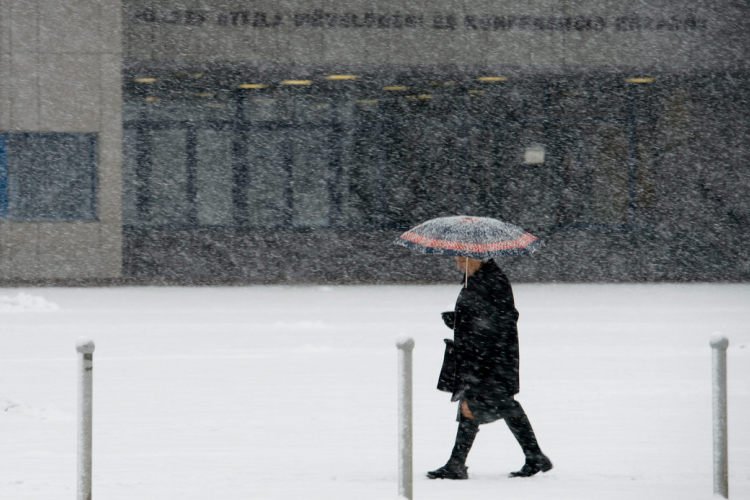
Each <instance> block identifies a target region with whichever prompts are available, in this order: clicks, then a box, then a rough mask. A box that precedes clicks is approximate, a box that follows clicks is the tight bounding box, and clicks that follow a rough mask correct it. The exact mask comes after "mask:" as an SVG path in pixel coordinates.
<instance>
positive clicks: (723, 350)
mask: <svg viewBox="0 0 750 500" xmlns="http://www.w3.org/2000/svg"><path fill="white" fill-rule="evenodd" d="M710 343H711V351H712V353H711V358H712V365H713V366H712V372H713V377H712V379H713V380H712V386H713V421H714V494H715V495H720V496H721V497H722V498H729V457H728V455H729V453H728V450H727V347H729V340H728V339H727V338H726V337H722V336H721V335H719V334H718V333H715V334H714V335H713V336H712V337H711V342H710Z"/></svg>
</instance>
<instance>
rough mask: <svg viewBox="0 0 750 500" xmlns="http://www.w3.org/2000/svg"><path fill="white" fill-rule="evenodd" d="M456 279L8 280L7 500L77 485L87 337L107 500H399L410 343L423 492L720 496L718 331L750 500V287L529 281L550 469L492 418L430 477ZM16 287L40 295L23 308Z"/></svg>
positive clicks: (3, 318) (535, 417) (4, 383)
mask: <svg viewBox="0 0 750 500" xmlns="http://www.w3.org/2000/svg"><path fill="white" fill-rule="evenodd" d="M458 291H459V288H458V286H361V287H357V286H342V287H317V286H310V287H227V288H110V289H93V288H80V289H62V288H55V289H42V288H30V289H23V290H21V289H0V339H1V340H2V344H0V450H1V451H0V498H3V499H15V498H39V499H45V500H54V499H70V498H73V497H74V491H75V443H76V436H75V421H74V415H75V401H76V392H75V391H76V353H75V348H74V345H75V339H76V337H77V336H79V335H88V336H91V337H92V338H94V340H95V341H96V345H97V347H96V353H95V355H94V362H95V368H94V373H95V375H94V398H95V399H94V498H95V499H108V500H120V499H121V500H133V499H138V500H147V499H154V500H171V499H174V500H192V499H195V500H198V499H200V500H205V499H222V500H231V499H248V498H254V499H282V498H283V499H287V498H288V499H326V500H331V499H342V500H343V499H347V500H351V499H354V498H356V499H359V500H362V499H383V498H394V497H395V496H396V487H397V485H396V478H397V471H396V463H397V456H396V451H397V442H396V385H397V384H396V360H397V351H396V348H395V345H394V339H395V338H396V336H397V335H399V334H403V333H406V334H409V335H412V336H413V337H414V338H415V340H416V348H415V350H414V367H415V375H414V380H415V381H414V383H415V387H414V394H415V402H414V411H415V436H414V444H415V464H414V465H415V499H428V498H429V499H433V500H439V499H451V500H454V499H456V498H509V499H510V498H512V499H514V500H521V499H545V500H549V499H556V500H560V499H575V500H581V499H597V500H599V499H639V500H646V499H680V500H690V499H707V498H710V497H711V493H712V476H711V394H710V374H711V371H710V362H711V352H710V348H709V345H708V340H709V336H710V334H711V333H712V332H714V331H720V332H722V333H724V334H726V335H727V336H728V337H729V339H730V347H729V351H728V352H729V354H728V360H729V361H728V362H729V455H730V456H729V460H730V462H729V467H730V472H729V473H730V498H750V286H748V285H666V284H665V285H531V284H529V285H517V286H516V287H515V292H516V302H517V307H518V309H519V311H520V312H521V320H520V323H519V329H520V338H521V393H520V394H519V396H518V400H519V401H521V402H522V403H523V405H524V407H525V409H526V411H527V413H528V414H529V417H530V419H531V422H532V424H533V425H534V427H535V429H536V431H537V435H538V437H539V441H540V443H541V445H542V449H543V450H544V451H545V452H546V453H547V454H548V455H549V456H550V457H551V458H552V460H553V462H554V464H555V469H553V470H552V471H551V472H549V473H547V474H543V475H542V474H540V475H538V476H536V477H533V478H531V479H509V478H507V477H506V476H507V474H508V472H510V471H513V470H516V469H518V468H520V466H521V465H522V463H523V456H522V454H521V451H520V449H519V448H518V446H517V445H516V444H515V442H514V441H513V439H512V437H511V435H510V432H509V431H508V429H507V428H506V427H505V424H504V423H503V422H496V423H494V424H490V425H488V426H483V428H482V431H481V432H480V434H479V436H478V437H477V442H476V445H475V447H474V450H473V451H472V453H471V455H470V456H469V461H468V464H469V466H470V469H469V473H470V475H471V479H470V480H469V481H457V482H450V481H430V480H428V479H426V478H425V477H424V472H425V471H427V470H430V469H433V468H436V467H438V466H440V465H442V464H443V463H444V462H445V460H446V459H447V458H448V455H449V453H450V449H451V446H452V444H453V438H454V433H455V427H456V424H455V421H454V418H455V412H456V409H455V406H454V404H452V403H450V402H449V396H448V395H447V394H445V393H440V392H438V391H437V390H435V388H434V387H435V383H436V379H437V375H438V371H439V368H440V364H441V361H442V350H443V346H444V344H443V341H442V339H443V338H444V337H448V336H450V334H451V332H450V331H449V330H447V329H446V328H445V327H444V326H443V325H442V322H441V319H440V312H441V311H444V310H448V309H452V306H453V302H454V300H455V296H456V294H457V293H458ZM20 293H23V294H25V295H19V294H20Z"/></svg>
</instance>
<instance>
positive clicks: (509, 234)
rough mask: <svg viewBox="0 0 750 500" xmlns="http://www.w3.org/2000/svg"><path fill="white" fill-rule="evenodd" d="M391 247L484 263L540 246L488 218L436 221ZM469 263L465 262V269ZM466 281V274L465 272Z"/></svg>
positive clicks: (513, 228) (528, 236) (514, 228)
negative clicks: (401, 247)
mask: <svg viewBox="0 0 750 500" xmlns="http://www.w3.org/2000/svg"><path fill="white" fill-rule="evenodd" d="M394 243H396V244H397V245H402V246H405V247H406V248H410V249H412V250H416V251H417V252H420V253H431V254H439V255H453V256H456V257H468V258H471V259H477V260H484V259H490V258H492V257H502V256H506V255H528V254H530V253H533V252H535V251H537V250H539V249H540V248H541V247H542V243H541V242H540V241H539V240H538V239H536V237H534V236H532V235H531V234H530V233H527V232H526V231H524V230H523V229H521V228H520V227H518V226H514V225H513V224H508V223H507V222H502V221H499V220H497V219H490V218H488V217H469V216H465V215H460V216H456V217H439V218H437V219H431V220H428V221H427V222H423V223H422V224H420V225H418V226H416V227H414V228H412V229H410V230H409V231H407V232H405V233H404V234H402V235H401V236H400V237H399V238H398V239H397V240H396V241H395V242H394ZM468 266H469V261H468V260H467V261H466V267H467V269H468ZM467 280H468V272H467Z"/></svg>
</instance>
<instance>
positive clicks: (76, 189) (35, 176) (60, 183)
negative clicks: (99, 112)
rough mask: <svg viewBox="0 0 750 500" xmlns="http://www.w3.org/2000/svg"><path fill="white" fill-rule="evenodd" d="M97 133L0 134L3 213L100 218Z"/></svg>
mask: <svg viewBox="0 0 750 500" xmlns="http://www.w3.org/2000/svg"><path fill="white" fill-rule="evenodd" d="M96 157H97V152H96V134H73V133H70V134H69V133H31V132H25V133H7V134H0V217H3V218H5V219H9V220H27V221H34V220H36V221H38V220H91V219H95V218H96Z"/></svg>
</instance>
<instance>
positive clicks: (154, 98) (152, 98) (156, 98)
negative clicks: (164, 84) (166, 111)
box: [146, 97, 160, 102]
mask: <svg viewBox="0 0 750 500" xmlns="http://www.w3.org/2000/svg"><path fill="white" fill-rule="evenodd" d="M159 100H160V99H159V98H158V97H147V98H146V102H156V101H159Z"/></svg>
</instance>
